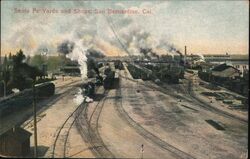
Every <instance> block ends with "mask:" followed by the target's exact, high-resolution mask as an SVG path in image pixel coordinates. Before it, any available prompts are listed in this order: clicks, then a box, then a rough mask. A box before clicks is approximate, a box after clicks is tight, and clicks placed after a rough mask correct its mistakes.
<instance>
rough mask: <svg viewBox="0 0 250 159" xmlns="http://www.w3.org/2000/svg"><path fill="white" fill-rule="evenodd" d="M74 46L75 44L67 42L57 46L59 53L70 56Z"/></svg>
mask: <svg viewBox="0 0 250 159" xmlns="http://www.w3.org/2000/svg"><path fill="white" fill-rule="evenodd" d="M74 46H75V43H74V42H71V41H68V40H66V41H64V42H62V43H61V44H59V45H58V46H57V51H58V52H59V53H62V54H65V55H66V54H69V53H71V52H72V51H73V49H74Z"/></svg>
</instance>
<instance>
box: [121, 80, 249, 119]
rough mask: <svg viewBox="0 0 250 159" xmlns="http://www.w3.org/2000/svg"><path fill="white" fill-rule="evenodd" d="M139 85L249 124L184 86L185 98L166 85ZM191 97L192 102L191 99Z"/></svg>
mask: <svg viewBox="0 0 250 159" xmlns="http://www.w3.org/2000/svg"><path fill="white" fill-rule="evenodd" d="M121 77H122V78H125V79H128V80H130V81H133V82H137V81H136V80H134V79H130V78H127V77H124V76H121ZM139 84H141V85H144V86H146V87H148V88H152V89H155V90H158V91H159V92H162V93H164V94H168V95H171V96H173V97H175V98H177V99H183V100H186V101H189V102H195V103H196V104H198V105H199V106H201V107H202V108H204V109H206V110H209V111H212V112H213V113H216V114H218V115H222V116H224V117H228V118H231V119H236V120H238V121H239V122H241V123H248V120H245V119H242V118H240V117H238V116H235V115H233V114H230V113H228V112H225V111H223V110H220V109H218V108H215V107H213V106H210V105H209V104H208V103H207V102H205V101H203V100H201V99H199V98H198V97H197V96H196V95H195V94H194V92H193V89H191V91H190V92H189V91H187V90H186V88H184V86H183V88H184V90H181V89H180V88H178V90H179V91H182V92H184V95H185V96H180V95H178V94H176V93H174V91H173V90H174V89H175V88H171V87H167V88H166V85H165V84H162V85H161V86H162V87H157V86H153V85H149V84H143V83H139ZM166 89H168V90H171V91H168V90H166ZM187 94H188V95H189V96H187ZM190 97H191V100H190V99H189V98H190Z"/></svg>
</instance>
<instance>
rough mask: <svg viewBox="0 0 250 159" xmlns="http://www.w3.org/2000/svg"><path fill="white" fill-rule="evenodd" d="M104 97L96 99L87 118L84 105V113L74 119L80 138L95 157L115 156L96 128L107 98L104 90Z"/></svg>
mask: <svg viewBox="0 0 250 159" xmlns="http://www.w3.org/2000/svg"><path fill="white" fill-rule="evenodd" d="M103 95H104V98H103V99H101V100H100V101H98V103H97V104H96V106H95V108H94V110H93V112H92V113H91V116H90V118H89V120H88V116H87V110H88V108H87V107H86V108H85V109H84V113H82V114H81V116H80V117H79V118H78V119H77V120H76V127H77V129H78V131H79V132H80V134H81V136H82V138H83V139H84V140H85V142H86V143H87V145H88V147H89V148H90V150H91V151H92V153H93V154H94V155H95V156H96V157H97V158H115V156H114V154H113V153H112V152H111V151H110V150H109V149H108V148H107V146H106V145H105V143H104V142H103V140H102V138H101V136H100V133H99V130H98V124H99V123H98V121H99V118H100V115H101V112H102V109H103V106H104V103H105V101H106V99H107V95H108V91H104V93H103Z"/></svg>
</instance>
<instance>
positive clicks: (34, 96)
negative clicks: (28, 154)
mask: <svg viewBox="0 0 250 159" xmlns="http://www.w3.org/2000/svg"><path fill="white" fill-rule="evenodd" d="M32 89H33V115H34V158H37V126H36V89H35V80H34V81H33V85H32Z"/></svg>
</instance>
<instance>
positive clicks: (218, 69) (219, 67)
mask: <svg viewBox="0 0 250 159" xmlns="http://www.w3.org/2000/svg"><path fill="white" fill-rule="evenodd" d="M228 68H234V67H233V66H230V65H227V64H226V63H223V64H221V65H218V66H215V67H214V68H213V69H212V71H219V72H221V71H224V70H226V69H228ZM234 69H235V70H237V69H236V68H234Z"/></svg>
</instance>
